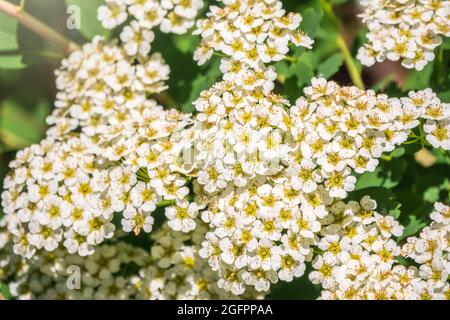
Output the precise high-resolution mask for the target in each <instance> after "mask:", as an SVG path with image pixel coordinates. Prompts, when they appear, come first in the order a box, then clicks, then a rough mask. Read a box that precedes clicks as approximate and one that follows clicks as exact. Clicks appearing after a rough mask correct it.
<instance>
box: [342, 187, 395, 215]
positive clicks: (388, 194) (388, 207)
mask: <svg viewBox="0 0 450 320" xmlns="http://www.w3.org/2000/svg"><path fill="white" fill-rule="evenodd" d="M364 196H370V198H372V199H373V200H375V201H376V202H377V209H376V211H377V212H379V213H380V214H384V215H390V216H392V217H394V218H398V217H399V216H400V207H401V203H400V202H398V200H397V197H396V195H395V194H394V193H393V192H392V191H391V190H389V189H386V188H380V187H370V188H365V189H361V190H357V191H354V192H352V193H351V194H350V196H349V199H350V200H355V201H360V200H361V198H362V197H364Z"/></svg>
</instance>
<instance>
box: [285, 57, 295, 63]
mask: <svg viewBox="0 0 450 320" xmlns="http://www.w3.org/2000/svg"><path fill="white" fill-rule="evenodd" d="M284 60H286V61H289V62H297V60H298V59H297V58H296V57H292V56H286V57H284Z"/></svg>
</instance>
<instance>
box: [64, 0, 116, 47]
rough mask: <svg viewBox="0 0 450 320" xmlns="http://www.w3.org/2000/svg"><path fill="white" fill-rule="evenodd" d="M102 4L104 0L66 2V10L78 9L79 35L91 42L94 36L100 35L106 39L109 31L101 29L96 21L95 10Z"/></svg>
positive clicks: (73, 0) (70, 0)
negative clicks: (79, 20)
mask: <svg viewBox="0 0 450 320" xmlns="http://www.w3.org/2000/svg"><path fill="white" fill-rule="evenodd" d="M104 3H105V1H104V0H66V4H67V6H68V9H70V6H73V8H77V7H78V8H79V9H80V14H81V15H80V17H79V18H80V19H81V25H80V33H81V34H82V35H83V36H84V37H85V38H86V39H88V40H91V39H92V38H94V36H96V35H102V36H104V37H106V38H108V37H109V34H110V31H109V30H107V29H105V28H103V26H102V24H101V23H100V21H99V20H98V19H97V10H98V8H99V7H100V6H101V5H103V4H104ZM69 11H70V10H69ZM69 13H70V12H69ZM74 14H76V12H74Z"/></svg>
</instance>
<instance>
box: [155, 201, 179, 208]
mask: <svg viewBox="0 0 450 320" xmlns="http://www.w3.org/2000/svg"><path fill="white" fill-rule="evenodd" d="M175 204H176V201H175V200H163V201H161V202H159V203H158V204H157V205H156V207H158V208H164V207H170V206H173V205H175Z"/></svg>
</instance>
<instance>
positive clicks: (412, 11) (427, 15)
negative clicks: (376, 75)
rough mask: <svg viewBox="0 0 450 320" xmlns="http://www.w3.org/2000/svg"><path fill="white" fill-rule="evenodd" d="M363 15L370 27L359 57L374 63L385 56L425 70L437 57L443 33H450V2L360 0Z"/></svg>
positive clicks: (361, 59) (432, 0) (365, 61)
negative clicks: (436, 53)
mask: <svg viewBox="0 0 450 320" xmlns="http://www.w3.org/2000/svg"><path fill="white" fill-rule="evenodd" d="M360 2H361V4H362V5H363V6H364V7H365V11H364V13H363V14H361V18H362V20H363V22H364V23H365V24H367V27H368V28H369V33H368V34H367V43H366V44H365V45H364V46H363V47H362V48H361V49H360V50H359V53H358V59H359V60H360V61H361V62H362V64H364V65H367V66H371V65H373V64H374V63H375V62H381V61H384V60H385V59H388V60H392V61H398V60H401V63H402V65H403V66H404V67H406V68H410V69H417V70H422V69H423V68H424V67H425V65H426V64H427V63H428V62H430V61H432V60H434V57H435V54H434V52H433V51H434V49H436V47H438V46H439V45H440V44H441V43H442V36H445V37H448V36H450V22H449V21H450V19H449V16H450V1H442V0H418V1H417V0H361V1H360Z"/></svg>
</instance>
